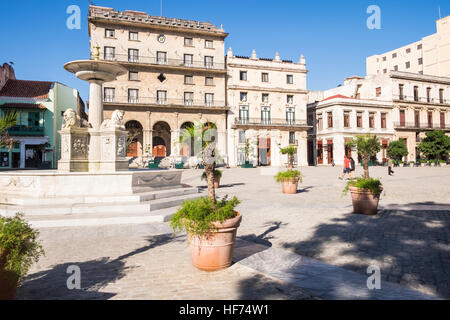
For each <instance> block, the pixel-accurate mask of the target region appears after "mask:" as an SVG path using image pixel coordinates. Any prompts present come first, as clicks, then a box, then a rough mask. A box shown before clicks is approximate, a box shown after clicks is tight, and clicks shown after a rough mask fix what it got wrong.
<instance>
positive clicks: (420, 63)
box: [418, 58, 423, 66]
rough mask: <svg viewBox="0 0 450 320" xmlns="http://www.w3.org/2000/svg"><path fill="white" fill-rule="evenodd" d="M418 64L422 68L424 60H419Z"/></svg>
mask: <svg viewBox="0 0 450 320" xmlns="http://www.w3.org/2000/svg"><path fill="white" fill-rule="evenodd" d="M418 63H419V66H421V65H422V64H423V58H419V60H418Z"/></svg>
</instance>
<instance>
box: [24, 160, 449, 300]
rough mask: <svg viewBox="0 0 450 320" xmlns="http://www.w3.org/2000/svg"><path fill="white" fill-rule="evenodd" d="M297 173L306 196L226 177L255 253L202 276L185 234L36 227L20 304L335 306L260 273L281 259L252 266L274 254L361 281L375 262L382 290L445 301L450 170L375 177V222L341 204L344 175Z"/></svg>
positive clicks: (155, 228)
mask: <svg viewBox="0 0 450 320" xmlns="http://www.w3.org/2000/svg"><path fill="white" fill-rule="evenodd" d="M301 170H302V172H303V175H304V178H303V183H302V184H301V185H300V188H299V192H298V193H297V194H296V195H283V194H282V193H281V186H280V185H278V184H277V183H276V182H275V181H274V179H273V174H274V172H271V170H270V169H225V171H224V173H223V179H222V182H221V184H222V188H221V189H220V190H219V191H218V194H219V195H220V196H224V195H229V196H233V195H236V196H238V197H239V199H241V200H242V201H243V202H242V204H241V205H240V206H239V207H238V210H239V211H240V212H241V213H242V214H243V222H242V225H241V227H240V229H239V231H238V236H239V241H240V242H242V243H254V244H255V248H257V250H256V251H255V252H252V251H251V250H250V251H248V250H247V251H246V250H241V249H240V248H239V245H238V248H237V250H236V256H237V258H236V259H235V260H236V262H237V263H235V264H234V265H233V266H232V267H231V268H229V269H228V270H224V271H220V272H215V273H206V272H201V271H198V270H196V269H195V268H194V267H192V266H191V264H190V257H189V249H188V246H187V243H186V240H185V237H184V236H183V235H180V236H177V237H174V238H173V237H172V235H171V231H170V229H169V226H168V224H167V223H166V224H148V225H116V226H103V227H74V228H63V229H61V228H59V229H52V228H47V229H42V230H41V238H42V240H43V243H44V248H45V250H46V256H45V257H43V258H42V259H41V260H40V262H39V263H37V264H36V265H34V266H33V268H32V270H31V271H30V273H29V276H28V278H27V279H26V281H25V282H24V284H23V286H22V287H21V288H20V289H19V291H18V295H17V298H18V299H57V298H60V299H205V300H207V299H320V298H325V299H327V298H330V296H327V295H321V294H317V292H312V291H310V290H308V289H307V288H306V289H305V288H301V287H299V286H296V285H292V282H291V283H290V282H289V281H283V280H280V279H282V278H283V277H275V276H273V274H272V273H270V272H264V270H265V269H274V268H276V266H277V264H282V263H283V262H280V261H278V260H279V259H276V255H273V258H271V255H267V254H266V257H265V260H264V264H265V265H264V266H262V267H261V266H259V267H258V268H255V267H252V264H251V263H248V262H246V261H248V260H245V259H246V258H247V259H250V260H251V259H252V254H254V253H257V252H258V251H263V250H266V249H268V248H271V250H275V249H276V250H279V251H277V252H282V253H281V256H283V255H284V254H285V253H283V252H286V254H287V253H292V254H297V255H299V257H300V256H304V257H310V258H314V259H316V260H319V261H322V262H325V263H328V264H330V265H333V266H336V267H342V268H344V269H346V270H349V271H354V272H356V273H357V274H359V275H361V276H367V275H366V269H367V267H368V266H369V265H376V266H379V267H380V269H381V277H382V280H383V281H387V282H389V283H393V284H399V285H401V286H403V287H405V288H410V289H413V290H417V291H419V292H421V293H425V294H429V295H432V296H435V297H438V298H444V299H449V298H450V226H449V224H450V186H449V183H448V182H449V181H450V167H441V168H433V167H432V168H428V167H427V168H395V173H396V174H395V176H393V177H388V176H387V168H379V167H376V168H371V175H372V176H374V177H381V178H382V181H383V185H384V190H385V192H384V193H385V194H383V195H382V200H381V202H380V208H381V210H380V214H379V215H377V216H374V217H366V216H360V215H354V214H351V211H352V207H351V200H350V195H347V196H344V197H342V195H341V192H342V189H343V186H344V184H345V182H344V181H341V180H338V175H339V174H340V173H341V170H342V168H339V167H336V168H331V167H330V168H328V167H326V168H325V167H324V168H302V169H301ZM361 172H362V171H361V169H360V168H358V172H357V173H358V174H360V173H361ZM201 173H202V172H201V170H185V171H184V173H183V181H184V182H185V183H187V184H190V185H193V186H200V187H204V182H202V181H201V180H200V176H201ZM258 248H260V249H258ZM267 252H269V251H267ZM240 260H242V261H240ZM253 260H255V259H253ZM70 265H78V266H79V267H80V268H81V272H82V290H74V291H69V290H68V289H67V286H66V280H67V277H68V276H69V275H67V273H66V270H67V267H68V266H70ZM269 267H270V268H269ZM330 270H331V271H330V273H331V275H330V274H328V275H327V277H329V278H328V279H332V277H333V271H332V270H333V269H330ZM325 279H327V278H325Z"/></svg>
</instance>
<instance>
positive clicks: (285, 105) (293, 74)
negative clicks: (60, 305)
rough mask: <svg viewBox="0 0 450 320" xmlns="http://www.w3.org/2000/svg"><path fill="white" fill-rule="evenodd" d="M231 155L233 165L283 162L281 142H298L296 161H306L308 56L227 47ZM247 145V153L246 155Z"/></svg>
mask: <svg viewBox="0 0 450 320" xmlns="http://www.w3.org/2000/svg"><path fill="white" fill-rule="evenodd" d="M226 62H227V69H228V82H227V95H228V105H229V106H230V112H229V115H228V127H229V128H230V130H229V131H228V155H229V163H230V165H231V166H236V165H241V164H243V163H245V161H246V160H249V161H250V162H251V163H253V165H262V166H284V165H285V164H287V161H288V160H287V156H282V155H281V154H280V148H283V147H286V146H288V145H296V146H298V152H297V157H296V163H297V165H299V166H304V165H307V164H308V162H307V130H308V126H307V124H306V104H307V89H306V74H307V72H308V71H307V70H306V60H305V58H304V57H303V56H302V57H301V58H300V61H299V62H298V63H294V62H292V61H287V60H282V59H281V58H280V56H279V54H278V53H277V54H276V56H275V58H274V59H264V58H258V57H257V55H256V52H255V51H253V52H252V55H251V56H250V57H242V56H235V55H234V54H233V50H232V49H231V48H230V49H229V50H228V53H227V60H226ZM246 143H248V147H247V149H248V150H247V151H249V154H248V156H249V159H246V152H245V149H246Z"/></svg>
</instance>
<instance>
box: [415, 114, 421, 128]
mask: <svg viewBox="0 0 450 320" xmlns="http://www.w3.org/2000/svg"><path fill="white" fill-rule="evenodd" d="M414 125H415V127H416V128H420V111H419V110H415V111H414Z"/></svg>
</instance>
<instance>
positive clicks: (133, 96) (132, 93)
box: [128, 89, 139, 103]
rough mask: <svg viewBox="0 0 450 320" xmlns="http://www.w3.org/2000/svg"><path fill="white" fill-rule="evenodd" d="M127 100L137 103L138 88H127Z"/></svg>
mask: <svg viewBox="0 0 450 320" xmlns="http://www.w3.org/2000/svg"><path fill="white" fill-rule="evenodd" d="M128 102H129V103H138V102H139V90H138V89H128Z"/></svg>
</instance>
